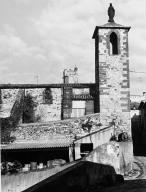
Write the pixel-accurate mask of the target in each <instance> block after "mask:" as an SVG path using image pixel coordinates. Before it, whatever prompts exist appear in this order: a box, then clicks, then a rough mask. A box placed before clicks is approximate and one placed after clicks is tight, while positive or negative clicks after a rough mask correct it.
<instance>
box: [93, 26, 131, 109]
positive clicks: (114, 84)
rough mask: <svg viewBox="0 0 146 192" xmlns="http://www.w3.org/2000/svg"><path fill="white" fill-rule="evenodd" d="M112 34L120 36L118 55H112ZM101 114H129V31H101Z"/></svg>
mask: <svg viewBox="0 0 146 192" xmlns="http://www.w3.org/2000/svg"><path fill="white" fill-rule="evenodd" d="M111 32H115V33H116V34H117V36H118V49H119V50H118V51H119V54H118V55H110V53H109V50H110V42H109V41H110V40H109V36H110V34H111ZM96 67H98V66H96ZM99 90H100V112H107V111H108V112H113V111H115V112H116V111H117V112H129V111H130V105H129V104H130V103H129V102H130V92H129V59H128V31H127V30H126V29H118V30H117V29H99Z"/></svg>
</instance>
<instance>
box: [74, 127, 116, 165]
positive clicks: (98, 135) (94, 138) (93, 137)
mask: <svg viewBox="0 0 146 192" xmlns="http://www.w3.org/2000/svg"><path fill="white" fill-rule="evenodd" d="M113 134H114V128H113V126H110V127H105V128H103V129H100V130H98V131H95V132H93V133H91V134H88V135H86V136H84V137H81V138H79V139H77V140H75V141H74V144H75V159H79V158H81V151H80V146H81V144H82V143H93V149H95V148H96V147H98V146H101V145H103V144H105V143H107V142H109V140H110V138H111V135H113ZM93 153H94V152H93ZM99 163H101V162H99Z"/></svg>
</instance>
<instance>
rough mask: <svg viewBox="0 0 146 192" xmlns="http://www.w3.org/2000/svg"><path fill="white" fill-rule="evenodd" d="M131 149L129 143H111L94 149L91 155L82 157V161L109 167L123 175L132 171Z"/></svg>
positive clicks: (131, 146)
mask: <svg viewBox="0 0 146 192" xmlns="http://www.w3.org/2000/svg"><path fill="white" fill-rule="evenodd" d="M132 148H133V145H132V142H131V141H125V142H113V141H112V142H108V143H105V144H103V145H101V146H99V147H97V148H96V149H94V150H93V151H92V152H91V153H89V154H88V155H87V156H86V157H84V160H87V161H91V162H95V163H103V164H105V165H111V166H113V167H114V169H115V171H116V173H120V174H122V175H125V174H127V173H128V172H129V171H131V170H132V163H133V149H132Z"/></svg>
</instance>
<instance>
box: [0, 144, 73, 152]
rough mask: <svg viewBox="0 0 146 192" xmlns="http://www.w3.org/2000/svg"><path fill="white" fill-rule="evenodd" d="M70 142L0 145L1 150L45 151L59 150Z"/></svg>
mask: <svg viewBox="0 0 146 192" xmlns="http://www.w3.org/2000/svg"><path fill="white" fill-rule="evenodd" d="M71 144H72V142H64V143H59V142H58V143H12V144H7V145H1V150H16V149H46V148H61V147H69V146H70V145H71Z"/></svg>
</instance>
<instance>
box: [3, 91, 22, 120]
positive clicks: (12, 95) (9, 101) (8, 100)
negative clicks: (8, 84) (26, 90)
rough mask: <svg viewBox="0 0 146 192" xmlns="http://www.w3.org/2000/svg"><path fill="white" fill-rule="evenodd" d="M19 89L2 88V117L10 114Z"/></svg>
mask: <svg viewBox="0 0 146 192" xmlns="http://www.w3.org/2000/svg"><path fill="white" fill-rule="evenodd" d="M18 91H19V90H18V89H2V90H1V96H0V97H1V104H0V118H5V117H9V116H10V114H11V110H12V107H13V105H14V103H15V100H16V97H17V94H18Z"/></svg>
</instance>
